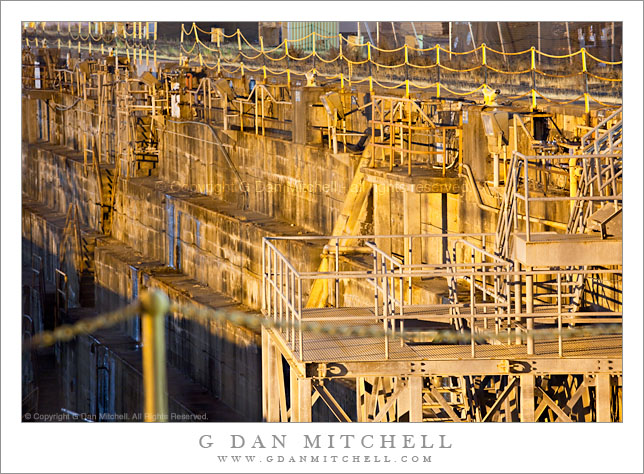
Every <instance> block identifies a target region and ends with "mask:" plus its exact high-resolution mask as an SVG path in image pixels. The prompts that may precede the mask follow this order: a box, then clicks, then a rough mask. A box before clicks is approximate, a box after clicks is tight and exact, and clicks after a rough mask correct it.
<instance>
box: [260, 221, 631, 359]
mask: <svg viewBox="0 0 644 474" xmlns="http://www.w3.org/2000/svg"><path fill="white" fill-rule="evenodd" d="M492 236H493V234H455V235H454V234H416V235H398V236H332V237H326V236H325V237H310V236H297V237H275V238H272V237H265V238H264V240H263V245H262V275H263V278H262V280H263V283H262V291H263V308H262V311H263V313H264V315H265V316H266V317H267V318H269V319H272V320H273V321H274V322H275V323H280V324H282V323H288V324H290V325H291V329H290V332H286V333H285V334H284V337H285V340H286V342H287V344H288V345H289V346H290V348H291V350H293V352H294V353H297V354H298V355H299V358H300V360H304V349H305V347H304V346H305V344H306V342H305V339H304V338H303V333H302V326H301V325H302V323H303V322H305V321H319V322H323V321H324V322H327V323H328V322H331V321H332V322H334V323H340V324H341V323H342V322H345V323H351V324H355V322H356V321H369V322H371V323H373V321H374V320H376V321H379V322H380V323H382V328H383V333H382V334H383V340H382V342H383V344H384V353H385V358H388V357H389V345H390V342H391V338H393V337H395V338H400V340H401V344H402V343H403V341H404V338H405V329H404V322H405V321H406V320H409V319H429V320H439V321H444V322H452V323H454V320H455V319H461V320H462V322H463V323H467V326H468V329H469V335H468V338H469V342H470V345H471V357H472V358H476V357H477V355H476V347H477V345H478V343H480V338H479V337H478V334H479V333H482V332H486V331H487V330H488V329H490V327H493V334H494V335H493V336H492V337H493V338H494V339H495V340H496V341H497V342H502V343H504V344H508V345H510V344H513V340H514V341H516V338H518V339H521V338H523V337H524V336H525V337H526V342H527V353H528V354H530V353H531V351H532V349H533V344H534V340H533V338H532V337H531V334H532V327H533V324H534V322H541V323H544V324H552V325H555V326H556V328H555V335H556V339H557V342H558V353H559V356H560V357H564V351H563V342H564V336H563V334H564V333H563V330H564V327H563V326H564V324H572V325H574V324H577V323H581V322H583V323H589V324H593V323H598V324H606V323H618V324H619V323H621V316H622V313H621V290H620V289H619V288H614V289H613V290H612V291H613V292H614V293H615V294H614V295H613V296H614V297H611V299H612V300H614V302H616V304H614V305H613V306H614V307H613V309H609V310H607V311H584V312H580V311H573V308H574V306H573V305H572V304H571V303H572V298H574V297H575V295H576V292H575V291H574V290H575V285H576V284H577V282H576V281H574V280H570V279H569V278H568V276H569V274H570V273H571V272H570V271H569V270H567V269H565V268H559V267H556V268H554V267H553V268H549V269H538V270H535V269H531V270H526V269H523V270H517V269H515V268H514V264H513V262H510V261H508V260H505V259H503V258H500V257H498V256H497V255H494V254H493V253H491V252H490V251H488V250H487V249H486V248H484V247H483V246H479V245H476V244H475V243H473V242H472V240H475V239H482V238H486V239H488V240H487V242H486V243H487V244H488V245H490V244H492V243H493V242H492V240H493V239H492ZM344 239H357V240H358V241H360V240H362V241H365V243H364V244H363V245H358V246H355V247H352V248H350V249H341V247H340V245H339V242H340V240H344ZM373 239H383V240H394V239H397V240H398V244H400V243H403V242H405V241H406V242H405V247H407V253H406V255H405V257H403V258H400V257H396V256H394V255H393V254H391V253H388V252H385V251H383V250H382V248H380V247H379V246H378V245H377V244H376V242H373V241H371V240H373ZM430 239H434V240H442V239H448V241H449V242H450V244H451V245H450V247H449V248H450V250H451V252H452V254H453V255H454V258H453V259H451V260H450V261H446V259H444V261H443V262H441V263H435V264H425V263H412V262H414V260H413V259H414V258H415V257H414V253H413V250H412V249H413V248H414V247H417V243H415V242H414V240H421V241H422V240H430ZM314 240H322V241H325V242H328V241H329V240H331V241H333V240H335V242H336V245H335V246H333V245H330V246H328V249H327V250H326V252H325V254H323V258H329V259H330V260H331V262H330V263H329V265H328V268H329V270H328V271H322V272H321V271H305V269H304V270H303V269H298V268H296V267H295V266H294V264H293V263H292V261H291V259H290V258H289V257H287V256H286V255H285V254H284V253H283V252H282V251H281V250H280V249H279V248H278V244H282V245H283V244H285V243H287V242H297V241H300V242H301V243H304V242H308V243H310V242H311V241H314ZM399 246H400V245H399ZM342 250H345V251H349V252H354V253H360V254H362V255H365V254H367V255H369V256H370V258H371V259H372V261H373V267H372V268H371V269H370V270H346V269H342V268H341V267H340V254H341V251H342ZM417 251H418V250H417ZM418 261H420V259H418ZM574 273H575V274H584V275H597V276H598V277H599V279H600V280H608V279H610V278H612V276H613V275H615V276H617V277H619V276H621V269H601V270H575V272H574ZM423 278H433V279H436V278H439V279H445V280H447V281H449V280H452V279H454V280H461V281H463V282H464V283H465V284H466V285H467V286H468V289H469V301H468V302H465V303H458V302H456V301H454V300H453V299H452V300H451V301H450V302H449V303H441V304H430V305H427V304H419V303H418V302H414V301H413V298H414V296H413V295H414V293H413V291H412V287H413V285H414V283H413V282H414V281H420V280H421V279H423ZM318 279H321V280H324V281H326V283H325V284H326V285H327V287H328V299H327V302H326V303H327V307H331V308H333V307H335V308H338V309H343V310H345V311H344V312H343V311H339V312H338V315H337V316H328V315H326V316H320V317H317V316H315V315H314V313H313V312H312V311H307V308H305V303H306V300H305V298H308V294H307V292H306V291H305V290H304V289H303V288H305V285H307V284H308V282H307V281H313V280H318ZM342 281H344V282H345V283H346V282H353V283H357V284H360V282H363V283H364V284H366V285H368V286H369V287H371V288H372V289H373V299H372V300H371V303H370V305H371V307H372V308H373V312H372V313H365V314H364V315H357V316H356V315H354V316H347V315H346V313H347V311H346V310H347V309H351V308H358V307H360V308H365V307H367V306H368V304H367V303H368V302H366V301H365V305H364V306H356V305H355V304H354V305H342V304H341V303H340V296H339V295H340V294H341V292H340V283H341V282H342ZM533 282H536V285H535V286H536V290H535V289H534V287H533ZM405 290H406V291H405ZM405 293H406V294H405ZM454 310H455V311H454ZM349 312H350V311H349ZM423 313H424V315H423ZM331 314H332V313H331ZM524 323H526V324H525V325H524ZM296 325H297V326H298V327H299V329H298V334H297V337H296V334H295V328H294V326H296ZM491 325H493V326H491ZM464 326H465V324H463V325H462V326H461V332H462V330H463V329H462V328H463V327H464ZM503 333H507V338H506V337H505V336H503V337H502V336H501V335H502V334H503ZM513 333H514V334H515V335H516V338H514V339H513V337H512V334H513Z"/></svg>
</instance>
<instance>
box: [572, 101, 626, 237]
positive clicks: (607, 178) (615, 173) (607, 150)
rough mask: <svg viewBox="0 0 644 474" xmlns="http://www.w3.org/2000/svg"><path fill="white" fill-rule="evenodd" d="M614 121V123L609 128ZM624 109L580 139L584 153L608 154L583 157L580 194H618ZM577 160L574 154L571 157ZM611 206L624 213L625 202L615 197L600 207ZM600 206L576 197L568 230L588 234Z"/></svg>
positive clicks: (614, 211)
mask: <svg viewBox="0 0 644 474" xmlns="http://www.w3.org/2000/svg"><path fill="white" fill-rule="evenodd" d="M612 122H614V123H613V125H612V126H610V127H608V125H609V124H611V123H612ZM622 129H623V121H622V108H621V107H620V108H619V109H618V110H617V111H615V112H614V113H612V114H611V115H610V116H608V117H607V118H606V119H604V120H603V121H602V122H601V123H600V124H598V125H597V126H596V127H595V128H593V129H592V130H590V131H589V132H588V133H586V134H585V135H584V136H583V137H582V138H581V154H593V155H605V158H604V157H601V156H598V157H597V158H593V159H591V160H583V162H582V166H581V177H580V179H579V183H578V192H577V195H578V196H618V195H620V194H621V180H620V179H621V177H622V157H621V154H622ZM571 159H572V160H574V155H572V156H571ZM607 206H612V211H613V212H611V215H614V214H615V213H618V212H621V208H622V202H621V199H620V200H615V201H613V202H612V203H608V204H604V205H603V206H601V207H604V208H605V207H607ZM598 210H599V209H598V208H597V204H595V203H594V202H593V201H585V200H577V201H575V203H574V206H573V208H572V211H571V213H570V219H569V220H568V229H567V233H569V234H577V233H585V232H587V231H588V230H590V229H589V228H588V224H589V220H590V216H591V215H593V214H594V213H595V212H596V211H598Z"/></svg>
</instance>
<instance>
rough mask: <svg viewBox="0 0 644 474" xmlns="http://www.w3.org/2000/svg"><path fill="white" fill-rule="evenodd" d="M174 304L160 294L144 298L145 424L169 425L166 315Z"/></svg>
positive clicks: (142, 299)
mask: <svg viewBox="0 0 644 474" xmlns="http://www.w3.org/2000/svg"><path fill="white" fill-rule="evenodd" d="M169 307H170V301H169V300H168V297H167V295H166V294H165V293H163V292H162V291H159V290H155V291H148V292H145V293H143V294H142V295H141V308H142V318H141V319H142V320H141V329H142V339H143V394H144V400H145V401H144V407H143V411H144V416H143V420H144V421H156V422H161V421H168V387H167V376H166V363H165V315H166V313H167V312H168V308H169Z"/></svg>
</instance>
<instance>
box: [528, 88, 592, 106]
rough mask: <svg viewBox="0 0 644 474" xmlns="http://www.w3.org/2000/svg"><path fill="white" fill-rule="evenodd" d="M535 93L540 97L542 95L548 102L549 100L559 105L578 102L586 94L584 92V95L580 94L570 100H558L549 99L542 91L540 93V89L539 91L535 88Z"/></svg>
mask: <svg viewBox="0 0 644 474" xmlns="http://www.w3.org/2000/svg"><path fill="white" fill-rule="evenodd" d="M534 93H535V94H536V95H538V96H539V97H541V98H542V99H543V100H545V101H546V102H548V103H550V104H557V105H567V104H571V103H573V102H576V101H578V100H579V99H581V98H583V97H584V96H585V94H582V95H580V96H577V97H575V98H574V99H570V100H566V101H558V100H553V99H549V98H548V97H546V96H545V95H543V94H541V93H540V92H539V91H537V90H535V91H534Z"/></svg>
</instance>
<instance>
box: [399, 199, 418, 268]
mask: <svg viewBox="0 0 644 474" xmlns="http://www.w3.org/2000/svg"><path fill="white" fill-rule="evenodd" d="M420 196H421V195H420V193H416V192H411V191H405V192H404V194H403V204H404V206H405V207H404V217H403V232H404V233H405V234H420V233H421V230H420V209H421V202H420ZM408 255H409V240H408V239H405V259H407V256H408ZM420 262H421V241H420V239H412V243H411V263H412V264H416V263H420ZM405 263H407V260H405Z"/></svg>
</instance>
